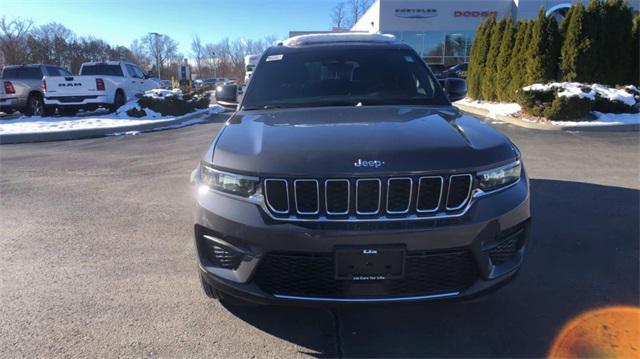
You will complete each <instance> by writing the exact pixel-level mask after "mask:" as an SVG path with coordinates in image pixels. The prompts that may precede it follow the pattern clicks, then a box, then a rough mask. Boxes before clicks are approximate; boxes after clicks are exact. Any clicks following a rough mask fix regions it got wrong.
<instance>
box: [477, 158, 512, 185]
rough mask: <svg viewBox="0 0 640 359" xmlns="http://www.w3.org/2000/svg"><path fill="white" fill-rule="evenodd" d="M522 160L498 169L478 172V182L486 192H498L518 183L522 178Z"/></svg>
mask: <svg viewBox="0 0 640 359" xmlns="http://www.w3.org/2000/svg"><path fill="white" fill-rule="evenodd" d="M521 170H522V165H521V163H520V160H518V161H515V162H513V163H510V164H508V165H505V166H501V167H498V168H492V169H490V170H486V171H481V172H478V182H479V187H480V189H481V190H483V191H485V192H489V191H493V190H496V189H498V188H500V187H504V186H507V185H510V184H512V183H514V182H516V181H517V180H518V179H519V178H520V171H521Z"/></svg>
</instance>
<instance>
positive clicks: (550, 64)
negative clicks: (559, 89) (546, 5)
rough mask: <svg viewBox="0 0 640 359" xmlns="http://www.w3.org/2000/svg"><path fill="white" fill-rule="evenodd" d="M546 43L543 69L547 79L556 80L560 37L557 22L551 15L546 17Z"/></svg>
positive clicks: (560, 44)
mask: <svg viewBox="0 0 640 359" xmlns="http://www.w3.org/2000/svg"><path fill="white" fill-rule="evenodd" d="M545 35H546V38H547V39H546V45H545V48H544V60H543V71H544V78H545V79H546V80H547V81H556V80H558V62H559V61H560V47H561V46H562V39H561V37H560V31H559V29H558V22H557V21H556V18H555V17H553V16H549V17H548V18H547V28H546V31H545Z"/></svg>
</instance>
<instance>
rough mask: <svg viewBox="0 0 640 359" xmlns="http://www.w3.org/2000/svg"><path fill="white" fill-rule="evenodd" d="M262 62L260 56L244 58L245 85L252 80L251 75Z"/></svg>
mask: <svg viewBox="0 0 640 359" xmlns="http://www.w3.org/2000/svg"><path fill="white" fill-rule="evenodd" d="M258 61H260V55H247V56H245V57H244V66H245V68H244V70H245V72H244V83H245V84H246V83H247V82H249V80H250V79H251V75H252V74H253V70H255V68H256V65H257V64H258Z"/></svg>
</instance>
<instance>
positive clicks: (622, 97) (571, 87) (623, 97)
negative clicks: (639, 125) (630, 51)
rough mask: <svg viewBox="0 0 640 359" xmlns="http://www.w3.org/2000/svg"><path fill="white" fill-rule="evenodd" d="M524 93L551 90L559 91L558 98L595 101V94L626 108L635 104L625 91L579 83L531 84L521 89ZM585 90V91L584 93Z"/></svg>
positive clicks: (630, 87)
mask: <svg viewBox="0 0 640 359" xmlns="http://www.w3.org/2000/svg"><path fill="white" fill-rule="evenodd" d="M627 88H628V89H629V90H636V91H637V89H635V86H629V87H627ZM522 89H523V90H524V91H543V92H549V91H553V90H559V91H558V96H559V97H575V96H577V97H580V98H588V99H590V100H595V99H596V94H597V95H599V96H600V97H603V98H606V99H609V100H611V101H619V102H622V103H624V104H625V105H628V106H633V105H635V104H636V99H635V97H634V96H633V94H631V93H629V92H627V91H626V90H625V89H617V88H612V87H608V86H604V85H600V84H592V85H587V84H581V83H579V82H552V83H548V84H533V85H530V86H527V87H523V88H522ZM585 90H586V91H585Z"/></svg>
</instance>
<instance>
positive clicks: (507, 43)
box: [496, 18, 514, 102]
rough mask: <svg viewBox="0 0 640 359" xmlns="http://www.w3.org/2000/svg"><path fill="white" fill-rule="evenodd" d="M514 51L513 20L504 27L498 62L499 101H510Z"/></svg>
mask: <svg viewBox="0 0 640 359" xmlns="http://www.w3.org/2000/svg"><path fill="white" fill-rule="evenodd" d="M513 50H514V28H513V21H512V20H511V18H509V19H508V20H507V23H506V25H505V27H504V35H503V36H502V41H501V44H500V52H499V54H498V60H497V64H496V67H497V70H498V71H497V75H496V95H497V98H498V100H499V101H503V102H504V101H510V100H511V97H510V96H509V91H508V85H509V83H510V82H511V71H510V68H509V64H510V62H511V55H512V54H511V53H512V51H513Z"/></svg>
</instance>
